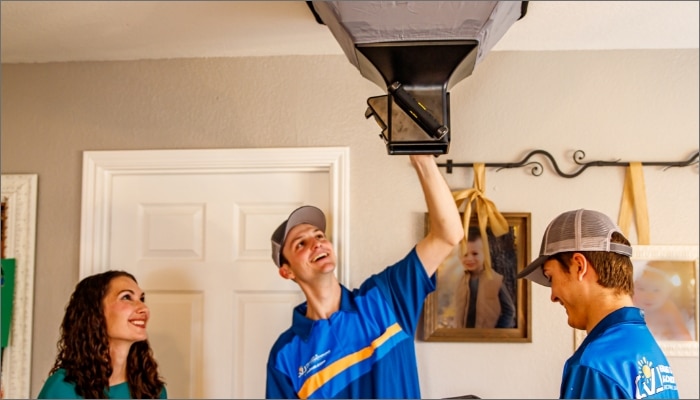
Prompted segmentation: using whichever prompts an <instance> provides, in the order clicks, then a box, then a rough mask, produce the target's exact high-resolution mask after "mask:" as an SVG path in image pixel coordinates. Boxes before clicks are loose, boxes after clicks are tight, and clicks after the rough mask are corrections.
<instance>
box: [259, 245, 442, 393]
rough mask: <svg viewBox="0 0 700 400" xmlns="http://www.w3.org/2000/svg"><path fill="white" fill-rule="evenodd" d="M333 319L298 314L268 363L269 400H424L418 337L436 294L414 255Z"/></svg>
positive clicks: (350, 298) (344, 298) (356, 293)
mask: <svg viewBox="0 0 700 400" xmlns="http://www.w3.org/2000/svg"><path fill="white" fill-rule="evenodd" d="M341 290H342V294H341V300H340V309H339V310H338V311H337V312H335V313H333V315H331V316H330V318H329V319H323V320H318V321H314V320H311V319H308V318H306V317H305V315H306V303H302V304H300V305H298V306H297V307H296V308H295V309H294V313H293V317H292V326H291V328H289V329H288V330H287V331H285V332H284V333H282V334H281V335H280V337H279V338H278V339H277V341H276V342H275V344H274V346H273V347H272V350H271V351H270V356H269V359H268V362H267V385H266V386H267V387H266V393H265V396H266V397H267V398H317V399H320V398H325V399H330V398H343V399H349V398H365V399H370V398H374V399H376V398H415V399H419V398H420V385H419V383H418V368H417V366H416V353H415V345H414V334H415V330H416V326H417V323H418V317H419V315H420V312H421V310H422V307H423V302H424V300H425V298H426V296H427V295H428V294H429V293H430V292H432V291H433V290H435V278H434V277H432V278H431V277H428V276H427V274H426V273H425V269H424V268H423V264H422V263H421V262H420V260H419V259H418V255H417V254H416V250H415V247H414V248H413V249H412V250H411V252H410V253H409V254H408V255H407V256H406V257H405V258H404V259H403V260H401V261H399V262H398V263H396V264H394V265H393V266H390V267H388V268H386V269H385V270H384V271H382V272H381V273H379V274H376V275H373V276H371V277H370V278H368V279H367V280H366V281H365V282H364V283H363V284H362V285H361V286H360V287H359V288H358V289H354V290H352V291H350V290H348V289H347V288H345V287H344V286H342V285H341Z"/></svg>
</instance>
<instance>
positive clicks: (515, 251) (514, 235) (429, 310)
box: [418, 212, 532, 342]
mask: <svg viewBox="0 0 700 400" xmlns="http://www.w3.org/2000/svg"><path fill="white" fill-rule="evenodd" d="M502 215H503V216H504V217H505V219H506V221H507V222H508V226H509V227H510V230H509V232H508V233H507V234H505V235H503V236H501V237H498V238H497V237H494V236H493V234H492V233H491V232H490V229H489V230H488V236H489V238H488V240H489V249H490V254H491V259H492V269H493V271H496V272H498V273H499V274H500V275H502V277H503V281H502V286H503V288H504V290H507V291H508V292H509V293H510V295H511V296H512V300H513V303H514V304H513V305H514V308H515V327H511V328H496V327H494V328H465V327H457V326H455V325H456V323H455V322H454V317H453V316H451V315H450V314H451V313H454V309H455V301H456V300H455V292H456V289H455V288H456V285H457V282H456V281H459V280H460V279H461V277H462V275H463V270H462V269H461V268H462V267H461V261H460V259H461V254H460V253H461V246H462V245H461V244H460V245H457V246H456V247H455V249H454V250H453V252H452V253H451V254H450V256H448V258H447V259H446V260H445V261H444V262H443V263H442V264H441V265H440V267H439V268H438V271H437V272H436V273H435V274H436V282H437V283H436V290H435V291H434V292H433V293H431V294H430V295H428V297H427V298H426V300H425V303H424V305H423V313H422V316H421V317H422V321H421V322H420V324H419V330H418V336H419V338H420V339H421V340H424V341H428V342H531V341H532V327H531V311H530V309H531V307H530V306H531V304H530V303H531V300H530V281H529V280H526V279H516V275H517V273H518V272H520V271H521V270H523V269H524V268H525V267H526V266H527V263H528V262H530V213H523V212H514V213H502ZM425 221H426V222H425V223H426V225H425V226H426V232H427V230H428V214H427V213H426V215H425ZM477 226H478V221H477V219H476V216H474V217H472V218H471V220H470V223H469V227H470V228H475V227H477Z"/></svg>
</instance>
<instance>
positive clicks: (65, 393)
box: [38, 368, 168, 399]
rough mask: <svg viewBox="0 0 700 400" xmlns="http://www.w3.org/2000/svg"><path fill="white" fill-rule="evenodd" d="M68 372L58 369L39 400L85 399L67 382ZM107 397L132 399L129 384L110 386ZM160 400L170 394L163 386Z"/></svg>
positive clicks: (73, 384)
mask: <svg viewBox="0 0 700 400" xmlns="http://www.w3.org/2000/svg"><path fill="white" fill-rule="evenodd" d="M65 379H66V370H64V369H63V368H60V369H58V370H57V371H56V372H54V373H53V374H51V376H49V378H48V379H47V380H46V382H45V383H44V387H42V388H41V392H39V397H38V398H39V399H82V398H83V397H81V396H78V394H77V393H76V392H75V383H73V382H66V380H65ZM107 397H108V398H110V399H130V398H131V392H129V384H128V383H127V382H123V383H120V384H118V385H114V386H110V387H109V391H108V392H107ZM160 398H161V399H167V398H168V392H167V391H166V390H165V386H163V390H161V391H160Z"/></svg>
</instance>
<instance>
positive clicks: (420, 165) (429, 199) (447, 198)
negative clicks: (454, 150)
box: [409, 154, 464, 276]
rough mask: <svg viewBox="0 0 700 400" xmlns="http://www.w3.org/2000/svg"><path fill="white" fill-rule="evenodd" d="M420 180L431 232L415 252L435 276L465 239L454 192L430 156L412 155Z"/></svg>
mask: <svg viewBox="0 0 700 400" xmlns="http://www.w3.org/2000/svg"><path fill="white" fill-rule="evenodd" d="M409 157H410V158H411V164H412V165H413V167H414V168H415V169H416V173H417V174H418V180H420V184H421V187H422V188H423V194H424V195H425V203H426V205H427V206H428V219H429V231H428V234H427V235H426V236H425V237H424V238H423V239H422V240H421V241H420V242H418V244H416V252H417V253H418V258H420V260H421V262H422V263H423V266H424V267H425V272H427V273H428V276H432V275H433V274H434V273H435V271H436V270H437V268H438V267H439V266H440V264H441V263H442V262H443V261H444V260H445V258H447V256H448V255H449V254H450V252H451V251H452V249H453V248H454V247H455V246H456V245H457V244H458V243H459V241H460V240H462V238H463V237H464V229H463V228H462V221H461V220H460V218H459V210H457V204H456V203H455V201H454V198H453V197H452V192H451V191H450V188H449V187H448V186H447V182H445V178H444V177H443V176H442V174H441V173H440V170H439V169H438V166H437V164H436V163H435V157H434V156H432V155H430V154H414V155H410V156H409Z"/></svg>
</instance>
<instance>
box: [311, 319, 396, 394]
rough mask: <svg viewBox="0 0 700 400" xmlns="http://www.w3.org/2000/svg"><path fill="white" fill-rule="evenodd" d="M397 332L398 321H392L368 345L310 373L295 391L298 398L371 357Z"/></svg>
mask: <svg viewBox="0 0 700 400" xmlns="http://www.w3.org/2000/svg"><path fill="white" fill-rule="evenodd" d="M399 332H401V327H400V326H399V324H398V323H394V324H393V325H392V326H390V327H388V328H387V330H386V331H384V333H383V334H382V335H381V336H379V337H378V338H376V339H374V340H373V341H372V343H371V344H370V345H369V346H367V347H365V348H363V349H361V350H358V351H356V352H354V353H352V354H348V355H347V356H345V357H343V358H341V359H339V360H337V361H335V362H333V363H332V364H329V365H328V366H327V367H326V368H323V369H322V370H320V371H318V372H316V373H315V374H313V375H311V376H310V377H309V378H308V379H307V380H306V381H305V382H304V385H303V386H302V387H301V389H300V390H299V392H298V393H297V394H298V395H299V398H300V399H306V398H308V397H309V396H311V395H312V394H313V393H314V392H315V391H316V390H318V389H319V388H320V387H321V386H323V384H324V383H326V382H328V381H329V380H331V379H333V377H335V376H336V375H338V374H340V373H341V372H343V371H345V370H346V369H348V368H350V367H351V366H353V365H355V364H357V363H359V362H361V361H363V360H365V359H367V358H369V357H371V356H372V354H374V350H375V349H376V348H378V347H379V346H381V345H382V344H384V342H386V341H387V340H389V338H391V337H392V336H394V335H395V334H397V333H399Z"/></svg>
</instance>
